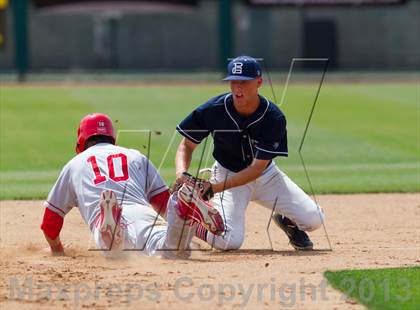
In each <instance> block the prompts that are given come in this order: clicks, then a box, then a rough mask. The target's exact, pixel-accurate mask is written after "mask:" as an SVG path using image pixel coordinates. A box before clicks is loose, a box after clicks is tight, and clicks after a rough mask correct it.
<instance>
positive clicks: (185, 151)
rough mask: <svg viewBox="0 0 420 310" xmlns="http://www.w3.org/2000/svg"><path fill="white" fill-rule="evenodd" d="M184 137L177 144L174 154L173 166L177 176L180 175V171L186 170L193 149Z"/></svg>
mask: <svg viewBox="0 0 420 310" xmlns="http://www.w3.org/2000/svg"><path fill="white" fill-rule="evenodd" d="M189 144H190V143H189V142H188V140H186V139H185V138H184V139H182V141H181V143H180V144H179V146H178V150H177V151H176V156H175V167H176V176H177V178H179V177H181V175H182V173H183V172H185V171H187V170H188V168H189V167H190V164H191V159H192V153H193V151H194V148H193V146H191V145H189Z"/></svg>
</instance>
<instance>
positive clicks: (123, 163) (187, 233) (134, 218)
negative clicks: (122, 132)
mask: <svg viewBox="0 0 420 310" xmlns="http://www.w3.org/2000/svg"><path fill="white" fill-rule="evenodd" d="M76 152H77V153H78V155H77V156H75V157H74V158H73V159H71V160H70V161H69V162H68V163H67V164H66V165H65V166H64V168H63V170H62V171H61V173H60V176H59V177H58V180H57V182H56V183H55V185H54V187H53V188H52V190H51V192H50V193H49V195H48V198H47V200H46V201H45V203H44V206H45V212H44V217H43V221H42V224H41V229H42V230H43V232H44V235H45V238H46V240H47V242H48V243H49V245H50V247H51V251H52V253H53V254H55V255H63V254H64V251H63V245H62V243H61V241H60V237H59V235H60V231H61V228H62V226H63V221H64V220H63V219H64V217H65V215H66V214H67V213H68V212H69V211H70V210H71V209H72V208H73V207H77V208H78V209H79V212H80V214H81V216H82V218H83V220H84V221H85V222H86V224H87V225H88V226H89V228H90V230H91V232H92V234H93V237H94V240H95V243H96V246H97V247H98V248H99V249H102V250H104V252H103V253H107V254H115V253H118V251H119V250H121V249H138V250H139V251H141V252H142V253H144V254H147V255H159V254H161V255H162V256H164V257H166V258H178V257H182V258H185V257H188V256H189V254H190V252H189V250H188V249H189V243H190V241H191V238H192V236H193V233H191V232H192V230H195V229H196V225H197V224H198V223H200V225H203V226H205V227H207V229H209V230H211V231H213V233H215V234H221V233H223V228H224V225H223V221H222V218H221V216H220V215H219V213H218V212H217V210H215V209H214V208H213V207H212V206H211V205H210V204H208V203H206V202H205V201H204V200H202V199H201V198H200V196H199V195H198V194H197V192H196V191H194V190H193V187H192V186H191V185H188V184H184V185H182V186H181V187H180V188H179V190H178V191H177V192H175V193H173V194H172V195H170V193H169V191H168V187H167V186H166V185H165V183H164V182H163V180H162V178H161V177H160V175H159V174H158V172H157V171H156V169H155V167H154V166H153V164H152V163H151V162H150V161H149V160H148V159H147V158H146V157H145V156H144V155H142V154H141V153H140V152H139V151H137V150H133V149H127V148H124V147H120V146H116V145H115V132H114V128H113V124H112V121H111V119H110V118H109V117H108V116H107V115H105V114H98V113H96V114H90V115H87V116H85V117H84V118H83V119H82V120H81V122H80V126H79V129H78V138H77V146H76ZM163 218H166V219H167V222H166V221H165V220H164V219H163Z"/></svg>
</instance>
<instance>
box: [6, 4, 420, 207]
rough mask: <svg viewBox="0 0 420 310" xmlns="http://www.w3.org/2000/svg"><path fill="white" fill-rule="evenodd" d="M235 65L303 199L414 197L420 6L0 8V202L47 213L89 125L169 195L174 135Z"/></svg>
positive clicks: (418, 165) (418, 164)
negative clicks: (107, 123)
mask: <svg viewBox="0 0 420 310" xmlns="http://www.w3.org/2000/svg"><path fill="white" fill-rule="evenodd" d="M239 54H248V55H251V56H254V57H256V58H260V59H262V63H263V72H264V73H263V76H264V80H265V81H267V82H268V83H267V82H265V83H264V87H263V88H262V89H261V94H262V95H264V96H266V97H267V98H269V99H270V100H272V101H273V102H274V103H276V104H278V105H279V106H280V107H281V109H282V110H283V111H284V112H285V114H286V115H287V120H288V124H287V126H288V127H287V128H288V129H287V130H288V142H289V152H290V156H289V157H288V158H277V159H276V162H277V163H278V165H279V167H281V168H282V169H284V171H285V172H286V173H287V174H288V175H289V176H291V178H292V179H293V180H295V181H296V182H297V183H298V184H299V185H300V186H302V187H303V188H304V189H305V190H307V191H310V192H312V189H311V187H313V189H314V192H316V193H358V192H369V193H370V192H396V191H397V192H420V158H419V154H420V136H419V134H420V109H419V108H420V70H419V69H420V1H417V0H416V1H415V0H411V1H410V0H406V1H403V0H231V1H229V0H155V1H141V0H131V1H115V0H114V1H89V0H84V1H81V0H79V1H76V0H73V1H69V0H67V1H66V0H0V200H1V199H34V198H37V199H38V198H39V199H43V198H45V196H46V195H47V193H48V191H49V190H50V188H51V186H52V184H53V183H54V181H55V179H56V178H57V175H58V173H59V171H60V169H61V168H62V167H63V165H64V164H65V163H66V162H67V161H68V160H70V158H72V157H73V156H74V154H75V153H74V145H75V139H76V128H77V125H78V123H79V121H80V119H81V118H82V117H83V116H84V115H86V114H87V113H92V112H102V113H107V114H109V115H110V116H111V117H112V118H113V119H114V121H115V123H116V128H117V129H118V132H119V133H120V134H119V137H118V141H119V142H118V143H119V144H120V145H123V146H127V147H132V148H135V149H139V150H140V151H141V152H143V153H144V154H146V155H147V156H148V157H149V158H150V159H151V160H152V162H153V163H154V164H155V165H156V167H158V169H159V172H160V173H161V174H162V176H163V177H164V178H165V180H166V181H167V183H168V184H171V183H172V182H173V180H174V179H175V174H174V171H175V170H174V157H175V152H176V147H177V145H178V143H179V140H180V139H181V136H180V135H178V134H177V133H176V131H175V127H176V125H177V124H178V123H179V122H180V121H181V120H182V119H184V118H185V117H186V115H188V114H189V113H190V112H191V111H192V110H193V109H194V108H195V107H196V106H197V105H199V104H201V103H203V102H206V101H207V100H208V99H209V98H211V97H213V96H216V95H217V94H220V93H224V92H227V91H228V85H227V84H226V83H222V82H221V81H220V80H221V77H222V75H223V74H224V72H225V68H226V64H227V60H228V59H229V58H231V57H234V56H237V55H239ZM296 58H298V59H301V58H305V59H307V58H310V59H313V58H316V59H319V58H323V59H329V63H328V71H327V74H326V75H325V76H324V74H323V73H324V69H325V65H326V62H325V61H301V60H298V61H295V62H293V59H296ZM292 63H293V64H294V65H293V70H290V71H289V68H291V64H292ZM289 72H290V73H291V74H290V75H289ZM324 77H325V83H323V84H322V81H324ZM18 81H20V82H23V83H18ZM321 85H322V90H321ZM318 95H319V97H318ZM315 99H317V100H318V102H319V103H317V106H316V110H315V109H314V105H315V102H317V101H315ZM313 111H315V112H314V113H313V117H312V116H311V115H312V112H313ZM311 117H312V118H311ZM310 118H311V123H310V126H309V127H307V124H308V120H309V119H310ZM306 128H309V130H308V131H307V135H306V138H305V144H304V147H303V149H302V152H300V148H301V146H303V137H304V134H305V133H306ZM209 140H211V139H209ZM301 143H302V144H301ZM211 150H212V145H211V141H209V143H208V145H207V148H206V147H205V144H204V146H202V148H200V150H199V151H197V152H195V153H194V154H195V155H194V156H195V157H194V158H193V165H192V167H195V168H194V169H198V168H199V165H200V164H202V161H201V157H200V156H201V154H204V155H205V157H203V158H205V162H204V166H210V165H211V163H212V157H211ZM298 152H299V154H298ZM301 155H302V156H304V159H305V163H306V165H307V168H308V171H309V175H310V176H311V183H312V185H311V184H310V183H309V179H307V177H306V176H307V174H306V171H305V170H304V169H303V165H302V163H301V161H300V156H301ZM302 158H303V157H302ZM201 167H202V166H201ZM191 172H193V171H192V170H191ZM310 185H311V186H310Z"/></svg>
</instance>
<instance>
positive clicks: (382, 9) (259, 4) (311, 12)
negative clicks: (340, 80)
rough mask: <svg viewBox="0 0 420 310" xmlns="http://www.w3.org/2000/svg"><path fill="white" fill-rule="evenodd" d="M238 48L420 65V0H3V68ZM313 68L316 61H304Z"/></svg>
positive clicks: (218, 62) (147, 62) (90, 67)
mask: <svg viewBox="0 0 420 310" xmlns="http://www.w3.org/2000/svg"><path fill="white" fill-rule="evenodd" d="M239 54H249V55H253V56H254V57H259V58H264V60H265V62H266V65H267V66H268V67H269V68H270V69H272V70H274V71H276V70H283V71H284V70H287V69H288V68H289V66H290V63H291V59H292V58H296V57H309V58H314V57H315V58H317V57H327V58H329V59H330V63H329V69H330V70H331V71H349V70H353V71H354V70H356V71H357V70H365V71H366V70H376V71H377V70H381V71H383V70H386V71H390V70H391V71H395V70H398V71H413V70H416V69H417V70H418V69H419V68H420V1H417V0H231V1H229V0H154V1H142V0H131V1H106V0H105V1H89V0H0V72H1V73H3V75H2V76H3V78H6V76H9V78H10V75H5V74H12V78H14V75H13V74H16V73H20V77H21V78H23V77H24V76H23V74H24V73H26V72H31V73H46V72H55V73H58V72H61V73H69V72H77V73H80V72H82V73H83V72H104V71H112V72H127V73H128V72H135V73H141V72H218V71H221V70H224V68H225V64H226V59H227V58H229V57H233V56H235V55H239ZM303 66H304V67H306V68H307V69H311V66H313V63H311V62H306V63H305V64H303Z"/></svg>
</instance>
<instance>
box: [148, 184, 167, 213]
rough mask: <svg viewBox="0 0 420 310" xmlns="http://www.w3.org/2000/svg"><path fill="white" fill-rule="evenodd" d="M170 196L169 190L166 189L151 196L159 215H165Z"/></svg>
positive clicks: (153, 205)
mask: <svg viewBox="0 0 420 310" xmlns="http://www.w3.org/2000/svg"><path fill="white" fill-rule="evenodd" d="M169 196H170V194H169V190H166V191H164V192H161V193H159V194H157V195H155V196H153V197H152V198H150V204H151V205H152V207H153V209H155V211H156V212H157V213H159V215H162V216H163V215H164V214H165V213H166V206H167V204H168V200H169Z"/></svg>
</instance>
